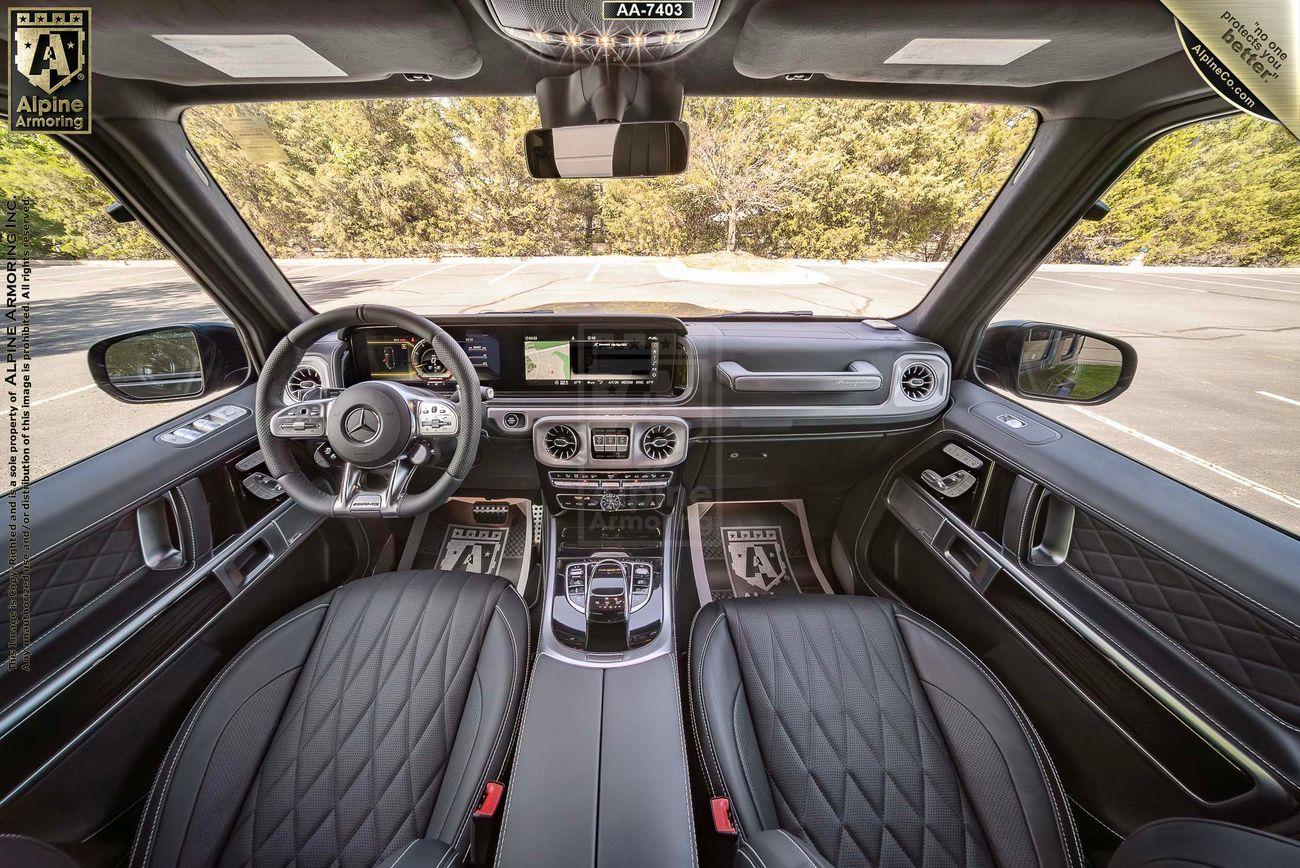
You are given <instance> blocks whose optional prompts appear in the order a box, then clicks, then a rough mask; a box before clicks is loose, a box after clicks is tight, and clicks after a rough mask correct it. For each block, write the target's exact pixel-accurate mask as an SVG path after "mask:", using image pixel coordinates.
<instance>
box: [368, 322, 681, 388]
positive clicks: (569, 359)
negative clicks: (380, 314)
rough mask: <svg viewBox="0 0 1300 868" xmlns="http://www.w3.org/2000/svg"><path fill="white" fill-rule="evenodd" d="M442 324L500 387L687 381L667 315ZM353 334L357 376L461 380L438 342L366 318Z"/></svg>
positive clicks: (488, 381) (426, 382) (425, 382)
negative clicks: (369, 322) (659, 317)
mask: <svg viewBox="0 0 1300 868" xmlns="http://www.w3.org/2000/svg"><path fill="white" fill-rule="evenodd" d="M669 322H671V321H669ZM442 325H443V327H444V328H445V329H446V331H447V333H448V334H450V335H451V336H452V338H453V339H454V340H456V342H457V343H459V344H460V345H461V347H462V348H463V349H464V350H465V353H466V355H468V356H469V358H470V361H471V362H473V364H474V368H475V370H476V371H477V372H478V376H479V382H480V383H482V384H483V385H484V386H491V387H492V388H493V390H494V391H495V392H496V393H498V394H506V395H508V394H542V395H545V394H550V395H557V394H559V395H563V394H570V395H609V396H640V397H671V396H672V395H673V394H674V393H675V392H677V391H678V390H680V389H682V388H684V386H685V380H686V370H685V365H684V358H685V356H684V352H683V346H682V341H681V338H682V334H681V333H680V332H679V331H678V330H676V329H674V328H671V327H666V326H665V323H664V321H663V320H657V321H654V322H644V323H642V322H636V321H620V322H606V321H604V320H591V321H580V322H579V321H575V322H557V321H553V320H552V321H538V320H536V319H530V320H521V321H516V322H501V323H499V324H498V323H492V324H481V323H474V324H468V323H455V322H448V321H446V320H444V321H443V322H442ZM346 340H347V341H348V342H349V343H350V346H351V358H352V359H353V365H354V367H355V375H356V378H357V379H358V380H366V379H371V380H388V381H392V382H398V383H406V384H411V385H421V386H426V387H432V388H437V387H440V386H445V387H447V388H451V387H452V386H454V381H453V380H452V377H451V373H450V371H448V370H447V368H446V366H445V365H444V364H443V363H442V361H441V360H440V359H439V358H438V354H437V351H436V350H435V348H434V347H433V346H432V344H430V343H429V342H428V341H426V340H422V339H420V338H417V337H416V336H414V335H412V334H410V333H409V332H405V331H402V330H400V329H393V328H388V327H381V326H362V327H358V328H355V329H352V330H351V331H350V332H348V334H347V335H346Z"/></svg>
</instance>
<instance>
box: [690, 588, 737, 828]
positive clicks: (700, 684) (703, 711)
mask: <svg viewBox="0 0 1300 868" xmlns="http://www.w3.org/2000/svg"><path fill="white" fill-rule="evenodd" d="M726 617H727V614H726V611H725V610H724V611H723V612H722V613H721V614H719V615H718V616H717V617H716V618H715V619H714V620H713V623H712V624H710V625H709V631H708V632H707V633H705V634H704V645H703V647H702V648H701V649H700V659H699V664H698V665H699V668H698V669H697V670H696V674H695V683H696V692H697V693H698V694H699V697H700V702H699V709H700V717H701V718H702V719H703V722H704V726H703V729H704V735H705V738H706V740H707V742H708V746H709V754H708V755H705V756H704V761H705V763H704V764H705V767H706V768H707V767H708V759H709V756H710V755H711V756H712V757H713V762H714V764H715V765H716V766H717V768H718V788H717V789H715V790H714V792H715V793H718V792H720V793H721V794H722V796H723V798H727V797H728V794H727V787H726V783H725V779H724V778H723V777H722V764H721V763H719V762H718V753H717V749H716V748H715V747H714V744H713V730H712V727H711V726H710V724H709V710H708V708H707V707H706V706H705V704H704V661H705V659H707V658H708V656H709V648H710V646H711V643H712V641H713V631H714V630H715V629H716V628H717V626H718V624H720V623H722V621H723V620H724V619H725V618H726ZM696 737H697V738H698V737H699V733H698V732H697V733H696ZM711 777H712V775H711V774H710V778H711ZM711 783H712V781H711V780H710V784H711ZM735 819H736V825H737V826H739V825H740V817H739V816H737V817H736V818H735Z"/></svg>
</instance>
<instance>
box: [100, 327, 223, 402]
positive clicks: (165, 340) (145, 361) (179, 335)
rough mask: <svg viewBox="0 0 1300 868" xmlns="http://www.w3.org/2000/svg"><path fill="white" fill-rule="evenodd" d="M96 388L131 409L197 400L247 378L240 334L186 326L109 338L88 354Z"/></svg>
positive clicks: (213, 328)
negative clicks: (130, 406)
mask: <svg viewBox="0 0 1300 868" xmlns="http://www.w3.org/2000/svg"><path fill="white" fill-rule="evenodd" d="M87 362H88V364H89V365H90V374H91V376H92V377H93V378H94V380H95V384H96V385H97V386H99V388H100V389H102V390H103V391H105V392H107V393H108V394H109V395H111V396H113V397H114V398H116V399H117V400H119V401H124V402H126V403H129V404H145V403H161V402H164V401H183V400H186V399H188V398H198V397H201V396H203V395H206V394H208V393H210V392H214V391H217V390H218V389H222V388H226V387H228V386H237V385H239V384H240V383H242V382H243V381H244V380H246V379H247V378H248V360H247V358H246V357H245V355H244V348H243V345H242V344H241V343H240V342H239V333H238V332H237V331H235V329H233V328H232V327H230V326H228V325H221V324H217V323H187V324H185V325H172V326H163V327H162V328H152V329H144V330H141V331H135V332H129V333H127V334H124V335H117V336H115V337H111V338H105V339H104V340H101V341H99V342H97V343H95V344H94V345H93V346H91V348H90V351H89V353H88V359H87Z"/></svg>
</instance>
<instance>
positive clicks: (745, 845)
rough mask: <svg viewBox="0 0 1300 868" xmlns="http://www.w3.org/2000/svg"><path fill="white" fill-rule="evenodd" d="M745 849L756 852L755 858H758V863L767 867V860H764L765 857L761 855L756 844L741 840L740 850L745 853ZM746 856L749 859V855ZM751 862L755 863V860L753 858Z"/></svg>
mask: <svg viewBox="0 0 1300 868" xmlns="http://www.w3.org/2000/svg"><path fill="white" fill-rule="evenodd" d="M745 850H748V851H749V852H750V853H752V854H754V859H757V860H758V864H759V865H760V866H762V868H767V862H766V861H764V859H763V857H762V856H761V855H759V852H758V849H757V848H755V847H754V845H753V844H751V843H749V842H748V841H741V842H740V852H742V853H743V852H744V851H745ZM745 858H746V859H749V857H748V856H746V857H745ZM749 864H751V865H752V864H754V863H753V861H752V860H751V861H750V863H749Z"/></svg>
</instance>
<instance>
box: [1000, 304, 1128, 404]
mask: <svg viewBox="0 0 1300 868" xmlns="http://www.w3.org/2000/svg"><path fill="white" fill-rule="evenodd" d="M975 370H976V373H977V374H978V375H979V378H980V380H981V381H983V382H984V383H985V384H986V385H989V386H995V387H997V388H999V389H1003V390H1005V391H1007V392H1011V393H1012V394H1014V395H1019V396H1020V397H1022V398H1030V399H1032V400H1035V401H1056V402H1058V403H1072V404H1104V403H1106V402H1107V401H1110V400H1112V399H1114V398H1117V397H1118V396H1119V395H1121V394H1122V393H1123V392H1124V390H1125V389H1127V388H1128V387H1129V384H1130V383H1132V382H1133V375H1134V374H1135V373H1137V351H1136V350H1134V349H1133V347H1132V346H1131V345H1129V344H1128V343H1126V342H1124V341H1121V340H1119V339H1117V338H1112V337H1107V336H1106V335H1099V334H1096V333H1094V332H1086V331H1083V330H1082V329H1076V328H1072V327H1070V326H1059V325H1050V324H1047V323H1040V322H1024V321H1015V322H1002V323H995V324H993V325H991V326H989V328H988V330H987V331H985V332H984V338H983V340H982V341H981V343H980V349H979V355H978V356H977V358H976V360H975Z"/></svg>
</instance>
